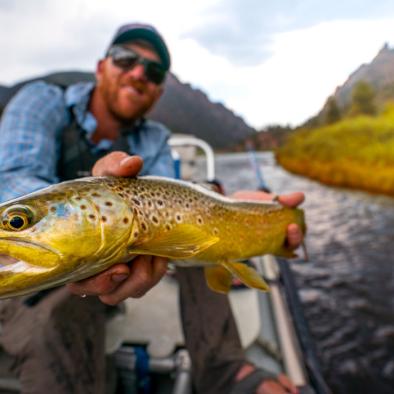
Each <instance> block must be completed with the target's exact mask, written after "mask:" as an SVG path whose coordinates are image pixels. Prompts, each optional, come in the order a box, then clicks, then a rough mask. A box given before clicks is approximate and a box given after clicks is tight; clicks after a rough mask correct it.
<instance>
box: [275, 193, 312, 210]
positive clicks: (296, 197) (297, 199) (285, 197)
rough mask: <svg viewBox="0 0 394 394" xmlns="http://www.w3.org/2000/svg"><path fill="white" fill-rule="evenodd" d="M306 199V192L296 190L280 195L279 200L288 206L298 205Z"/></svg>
mask: <svg viewBox="0 0 394 394" xmlns="http://www.w3.org/2000/svg"><path fill="white" fill-rule="evenodd" d="M304 200H305V195H304V193H301V192H294V193H290V194H282V195H281V196H278V201H279V202H280V203H281V204H282V205H286V206H287V207H296V206H298V205H300V204H301V203H302V202H304Z"/></svg>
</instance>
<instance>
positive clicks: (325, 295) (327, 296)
mask: <svg viewBox="0 0 394 394" xmlns="http://www.w3.org/2000/svg"><path fill="white" fill-rule="evenodd" d="M258 160H259V163H260V164H261V165H262V170H263V174H264V179H265V180H266V182H267V184H268V185H269V186H270V187H271V188H272V190H274V191H275V192H277V193H287V192H291V191H303V192H305V194H306V197H307V198H306V201H305V203H304V205H303V208H304V209H305V210H306V215H307V225H308V237H307V247H308V252H309V257H310V262H308V263H303V262H300V261H298V262H294V263H293V264H292V268H293V271H294V272H295V276H296V281H297V283H298V285H299V289H300V296H301V300H302V302H303V305H304V312H305V315H306V318H307V320H308V323H309V326H310V329H311V332H312V335H313V338H314V340H315V343H316V346H317V350H318V356H319V358H320V360H321V363H322V368H323V374H324V376H325V378H326V380H327V382H328V384H329V386H330V387H331V388H332V390H333V392H334V393H336V394H344V393H346V394H348V393H352V394H353V393H357V394H359V393H360V394H362V393H373V394H386V393H394V258H393V257H392V254H393V252H392V250H393V246H394V199H392V198H389V197H384V196H378V195H371V194H368V193H363V192H357V191H350V190H345V189H339V188H331V187H326V186H323V185H321V184H319V183H317V182H314V181H310V180H308V179H305V178H302V177H299V176H294V175H291V174H289V173H288V172H286V171H284V170H283V169H281V168H280V167H278V166H276V165H275V163H274V159H273V156H272V154H269V153H264V154H259V155H258ZM216 167H217V168H216V174H217V178H218V179H220V180H221V181H222V182H223V183H224V187H225V190H226V192H227V193H228V194H229V193H232V192H233V191H235V190H238V189H241V188H242V189H245V188H246V189H253V188H256V185H257V183H256V182H257V181H256V177H255V175H254V173H253V170H252V167H251V164H250V162H249V159H248V155H246V154H231V155H220V156H218V158H217V161H216Z"/></svg>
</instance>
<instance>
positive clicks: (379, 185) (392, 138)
mask: <svg viewBox="0 0 394 394" xmlns="http://www.w3.org/2000/svg"><path fill="white" fill-rule="evenodd" d="M276 157H277V160H278V162H279V163H280V164H281V165H282V166H283V167H285V168H286V169H288V170H289V171H292V172H295V173H297V174H301V175H305V176H308V177H310V178H313V179H316V180H319V181H321V182H323V183H326V184H329V185H336V186H345V187H352V188H357V189H364V190H368V191H372V192H376V193H384V194H389V195H394V104H389V105H387V107H386V110H385V111H384V112H383V113H382V114H381V115H379V116H377V117H370V116H358V117H355V118H347V119H345V120H342V121H340V122H338V123H335V124H333V125H329V126H324V127H319V128H316V129H313V130H300V131H297V132H295V133H294V134H293V135H292V136H291V137H290V138H289V139H288V141H287V143H286V144H285V145H284V146H283V147H281V148H279V149H278V150H277V151H276Z"/></svg>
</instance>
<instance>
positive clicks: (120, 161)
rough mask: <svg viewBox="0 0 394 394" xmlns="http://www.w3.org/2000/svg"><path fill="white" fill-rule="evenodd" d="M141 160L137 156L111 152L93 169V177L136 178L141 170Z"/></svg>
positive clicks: (98, 161)
mask: <svg viewBox="0 0 394 394" xmlns="http://www.w3.org/2000/svg"><path fill="white" fill-rule="evenodd" d="M142 164H143V162H142V159H141V158H140V157H139V156H130V155H128V154H127V153H125V152H111V153H109V154H108V155H106V156H104V157H103V158H101V159H100V160H97V162H96V164H95V165H94V167H93V170H92V174H93V176H104V175H112V176H136V175H137V174H138V173H139V171H140V170H141V168H142Z"/></svg>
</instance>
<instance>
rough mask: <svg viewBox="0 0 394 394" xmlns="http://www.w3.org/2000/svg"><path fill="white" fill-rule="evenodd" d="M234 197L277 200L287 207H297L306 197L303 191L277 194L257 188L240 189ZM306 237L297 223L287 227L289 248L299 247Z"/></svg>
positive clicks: (239, 198) (238, 198)
mask: <svg viewBox="0 0 394 394" xmlns="http://www.w3.org/2000/svg"><path fill="white" fill-rule="evenodd" d="M232 197H233V198H235V199H237V200H257V201H258V200H260V201H272V200H276V201H278V202H279V203H280V204H283V205H285V206H287V207H297V206H298V205H300V204H301V203H302V202H303V201H304V199H305V195H304V193H301V192H295V193H291V194H283V195H280V196H277V195H275V194H271V193H265V192H262V191H256V190H240V191H237V192H235V193H234V194H233V195H232ZM303 239H304V235H303V233H302V231H301V229H300V227H299V226H298V225H297V224H295V223H292V224H289V226H288V227H287V246H288V247H289V249H296V248H298V247H299V246H300V245H301V243H302V241H303Z"/></svg>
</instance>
